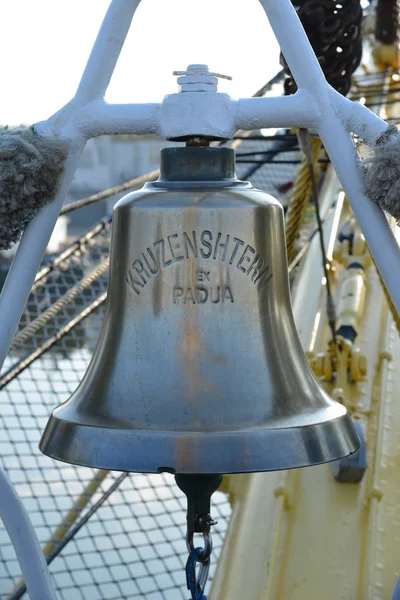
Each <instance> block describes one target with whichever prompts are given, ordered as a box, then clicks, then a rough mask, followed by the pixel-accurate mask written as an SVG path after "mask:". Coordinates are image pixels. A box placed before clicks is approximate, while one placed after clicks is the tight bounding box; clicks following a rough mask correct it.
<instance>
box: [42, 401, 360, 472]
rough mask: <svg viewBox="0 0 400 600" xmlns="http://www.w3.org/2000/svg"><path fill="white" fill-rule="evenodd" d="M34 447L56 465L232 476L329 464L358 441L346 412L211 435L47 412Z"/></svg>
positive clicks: (358, 442) (351, 452)
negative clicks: (94, 422)
mask: <svg viewBox="0 0 400 600" xmlns="http://www.w3.org/2000/svg"><path fill="white" fill-rule="evenodd" d="M39 448H40V450H41V452H42V453H43V454H45V455H47V456H49V457H51V458H53V459H55V460H59V461H61V462H65V463H68V464H74V465H79V466H85V467H91V468H97V469H107V470H110V471H123V472H132V473H163V472H167V473H173V474H176V473H187V474H201V473H209V474H213V473H224V474H235V473H254V472H268V471H279V470H286V469H295V468H302V467H307V466H314V465H319V464H323V463H327V462H332V461H335V460H338V459H340V458H343V457H345V456H348V455H350V454H353V453H354V452H356V451H357V450H359V448H360V440H359V437H358V435H357V433H356V431H355V428H354V426H353V424H352V421H351V418H350V416H349V414H348V413H344V414H342V415H340V416H339V417H337V418H335V419H330V420H328V421H323V422H320V423H317V424H314V425H300V426H295V427H290V428H276V429H267V428H264V429H247V430H239V431H223V432H212V433H211V432H189V433H188V432H180V431H177V432H170V431H167V432H166V431H154V430H151V431H149V430H132V429H117V428H107V427H94V426H89V425H86V424H84V425H83V424H79V423H75V422H69V421H65V420H63V419H60V418H59V417H57V416H56V415H54V414H53V415H52V416H51V417H50V419H49V422H48V424H47V426H46V429H45V431H44V433H43V436H42V439H41V441H40V444H39ZM224 448H225V451H224Z"/></svg>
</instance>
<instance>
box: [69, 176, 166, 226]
mask: <svg viewBox="0 0 400 600" xmlns="http://www.w3.org/2000/svg"><path fill="white" fill-rule="evenodd" d="M159 175H160V170H159V169H156V170H155V171H150V172H149V173H145V174H144V175H141V176H140V177H135V178H134V179H129V180H128V181H125V182H124V183H121V184H120V185H115V186H114V187H111V188H108V189H107V190H103V191H102V192H99V193H98V194H92V195H91V196H88V197H87V198H83V199H82V200H77V201H76V202H71V203H70V204H67V205H66V206H64V207H63V208H62V210H61V213H60V214H61V215H66V214H68V213H70V212H72V211H73V210H77V209H78V208H83V207H84V206H89V205H90V204H94V203H95V202H99V201H100V200H104V199H105V198H110V197H111V196H115V195H116V194H119V193H120V192H125V191H126V190H130V189H132V188H134V187H138V186H139V185H143V184H144V183H147V182H148V181H154V179H157V177H158V176H159Z"/></svg>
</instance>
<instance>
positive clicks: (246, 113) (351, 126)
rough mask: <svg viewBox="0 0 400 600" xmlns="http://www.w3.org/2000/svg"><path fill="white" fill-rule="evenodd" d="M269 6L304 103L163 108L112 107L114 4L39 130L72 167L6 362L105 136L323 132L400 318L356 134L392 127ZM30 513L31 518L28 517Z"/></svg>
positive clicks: (120, 14)
mask: <svg viewBox="0 0 400 600" xmlns="http://www.w3.org/2000/svg"><path fill="white" fill-rule="evenodd" d="M259 1H260V3H261V5H262V6H263V8H264V10H265V12H266V14H267V16H268V18H269V21H270V23H271V26H272V28H273V30H274V33H275V35H276V37H277V40H278V42H279V44H280V46H281V49H282V52H283V54H284V56H285V59H286V62H287V63H288V65H289V68H290V70H291V72H292V74H293V77H294V79H295V81H296V83H297V86H298V88H299V90H298V92H297V93H296V94H295V95H294V96H291V97H279V98H248V99H247V98H246V99H242V100H238V101H235V100H232V99H231V98H230V97H229V96H227V95H226V94H216V93H213V92H185V93H180V94H171V95H169V96H166V98H165V99H164V101H163V102H162V103H161V104H156V103H152V104H151V103H149V104H127V105H115V104H107V103H106V102H105V100H104V95H105V92H106V89H107V86H108V84H109V82H110V79H111V76H112V73H113V71H114V67H115V64H116V62H117V60H118V57H119V54H120V51H121V49H122V46H123V44H124V41H125V37H126V35H127V33H128V31H129V27H130V23H131V20H132V17H133V15H134V13H135V11H136V9H137V7H138V5H139V2H140V0H112V3H111V5H110V8H109V10H108V12H107V14H106V16H105V18H104V21H103V24H102V26H101V28H100V31H99V33H98V36H97V39H96V42H95V44H94V46H93V49H92V52H91V54H90V57H89V60H88V63H87V65H86V68H85V70H84V73H83V75H82V78H81V81H80V84H79V86H78V90H77V92H76V94H75V96H74V98H73V99H72V100H71V101H70V102H69V103H68V104H67V105H66V106H64V107H63V108H62V109H61V110H60V111H58V112H57V113H56V114H55V115H53V116H52V117H50V118H49V119H48V120H47V121H44V122H42V123H38V124H37V125H36V130H37V131H38V133H40V134H41V135H43V136H51V137H58V138H62V139H64V140H65V141H66V143H67V144H68V148H69V150H68V159H67V166H66V170H65V173H64V176H63V179H62V182H61V185H60V188H59V191H58V193H57V196H56V198H55V199H54V201H53V202H52V203H51V204H49V205H47V206H46V207H45V208H43V209H42V210H41V211H40V213H39V214H38V215H37V217H36V218H35V219H34V220H33V221H32V222H31V223H30V225H29V226H28V227H27V229H26V231H25V233H24V235H23V237H22V240H21V243H20V245H19V248H18V251H17V253H16V256H15V258H14V261H13V264H12V266H11V269H10V272H9V275H8V277H7V280H6V282H5V285H4V287H3V291H2V294H1V296H0V314H1V323H2V327H1V330H0V365H2V364H3V362H4V359H5V357H6V355H7V352H8V348H9V345H10V343H11V340H12V337H13V335H14V333H15V330H16V328H17V325H18V322H19V319H20V317H21V314H22V312H23V309H24V307H25V304H26V302H27V299H28V296H29V293H30V289H31V286H32V283H33V281H34V278H35V275H36V272H37V270H38V268H39V265H40V262H41V260H42V257H43V254H44V252H45V249H46V246H47V244H48V242H49V239H50V236H51V233H52V231H53V228H54V225H55V223H56V220H57V218H58V216H59V213H60V210H61V207H62V204H63V202H64V199H65V196H66V193H67V191H68V187H69V185H70V183H71V180H72V177H73V175H74V172H75V169H76V167H77V165H78V162H79V158H80V155H81V153H82V150H83V148H84V146H85V144H86V142H87V140H88V139H89V138H91V137H95V136H98V135H103V134H118V133H119V134H122V133H123V134H127V133H136V134H150V133H156V134H159V135H161V136H163V137H178V136H179V135H185V134H186V135H187V134H190V133H197V134H200V133H203V134H207V133H208V134H209V135H219V137H233V135H234V133H235V132H236V131H237V130H238V129H246V130H252V129H256V128H268V127H292V126H299V127H306V128H309V129H312V130H315V131H317V132H318V134H319V135H320V137H321V139H322V141H323V144H324V146H325V148H326V150H327V152H328V154H329V157H330V159H331V161H332V163H333V166H334V168H335V170H336V172H337V174H338V177H339V179H340V182H341V184H342V186H343V189H344V191H345V192H346V194H347V197H348V198H349V201H350V203H351V206H352V209H353V211H354V214H355V216H356V218H357V219H358V221H359V223H360V226H361V229H362V231H363V233H364V235H365V238H366V240H367V243H368V245H369V248H370V250H371V252H372V254H373V257H374V259H375V262H376V264H377V266H378V268H379V270H380V272H381V275H382V277H383V279H384V281H385V283H386V286H387V288H388V290H389V293H390V295H391V297H392V300H393V303H394V304H395V306H396V309H397V311H398V312H399V313H400V277H399V267H400V249H399V246H398V244H397V241H396V239H395V237H394V235H393V233H392V231H391V229H390V227H389V225H388V222H387V220H386V218H385V216H384V214H383V213H382V211H381V210H380V209H379V208H378V207H377V206H376V205H375V204H374V203H373V202H372V201H371V200H369V199H368V198H367V197H366V196H365V194H364V193H363V173H362V169H361V167H360V165H359V163H358V159H357V154H356V150H355V148H354V144H353V142H352V140H351V137H350V132H353V133H355V134H358V135H359V136H361V137H362V138H363V139H364V140H365V141H366V142H367V143H370V144H374V143H375V141H376V140H377V138H378V137H379V136H380V135H381V134H382V133H383V132H384V131H385V130H386V128H387V123H385V121H383V120H382V119H380V118H379V117H377V116H376V115H374V114H373V113H372V112H370V111H369V110H368V109H367V108H365V107H364V106H362V105H361V104H359V103H357V102H351V101H350V100H347V99H346V98H344V97H343V96H341V95H340V94H338V93H337V92H336V91H335V90H333V89H332V88H331V87H330V86H329V85H328V84H327V82H326V80H325V77H324V75H323V73H322V70H321V68H320V66H319V64H318V61H317V59H316V57H315V55H314V52H313V50H312V48H311V46H310V44H309V42H308V39H307V37H306V35H305V32H304V30H303V27H302V25H301V23H300V21H299V19H298V17H297V15H296V13H295V10H294V9H293V7H292V5H291V3H290V0H259ZM8 485H9V484H8V482H7V479H6V476H5V474H4V472H3V471H1V470H0V487H1V486H3V488H4V489H6V488H7V486H8ZM7 489H9V488H7ZM0 503H1V507H0V508H1V510H0V515H1V517H2V518H3V520H4V522H5V525H6V527H7V529H9V531H12V530H13V528H14V527H15V514H16V512H17V513H18V514H19V515H20V526H21V531H20V535H21V536H22V538H23V539H24V540H25V542H26V543H22V544H15V548H16V551H17V555H18V559H19V562H20V565H21V568H22V572H23V576H24V578H25V580H26V583H27V586H28V591H29V593H30V596H31V598H32V600H36V599H39V600H40V599H41V600H43V599H44V598H46V599H49V600H50V599H51V598H53V597H54V590H53V589H52V588H51V584H50V583H49V578H48V576H47V575H45V576H43V573H44V572H45V571H46V569H45V567H44V562H43V557H42V556H41V551H40V548H39V546H38V544H37V540H36V543H35V536H34V532H33V530H32V528H31V527H30V525H29V520H28V521H27V515H26V514H25V513H24V509H23V505H22V503H21V501H20V500H19V499H18V498H17V496H16V495H14V494H11V493H9V494H8V495H4V496H1V498H0ZM18 511H19V512H18ZM24 514H25V517H26V518H25V517H24V518H22V515H24ZM21 532H22V533H21ZM29 565H30V566H29ZM32 569H36V570H37V573H38V576H37V578H36V583H37V585H38V586H39V588H40V590H39V592H37V590H36V592H35V590H34V589H33V587H34V583H33V581H34V580H35V578H32ZM43 569H44V570H43ZM40 573H41V574H42V575H40Z"/></svg>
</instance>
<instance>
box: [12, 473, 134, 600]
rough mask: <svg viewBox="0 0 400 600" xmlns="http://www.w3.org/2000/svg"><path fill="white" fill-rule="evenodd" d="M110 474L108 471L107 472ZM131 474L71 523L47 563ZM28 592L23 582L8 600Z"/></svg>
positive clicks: (116, 481) (17, 598)
mask: <svg viewBox="0 0 400 600" xmlns="http://www.w3.org/2000/svg"><path fill="white" fill-rule="evenodd" d="M106 473H108V471H107V472H106ZM128 475H129V473H122V475H120V476H119V477H118V479H116V480H115V481H114V483H113V484H112V485H111V486H110V487H109V488H108V490H106V491H105V492H103V494H102V495H101V497H100V498H99V499H98V500H97V502H95V504H93V506H92V507H91V508H90V509H89V510H88V511H87V513H86V514H85V515H84V516H83V517H82V518H81V519H80V520H79V521H78V522H75V524H74V522H73V523H71V528H70V529H69V530H68V531H67V532H66V534H65V535H64V537H63V538H62V539H61V540H60V541H59V542H58V544H57V545H56V546H55V548H54V549H53V550H52V551H51V552H50V553H49V554H48V555H47V556H46V562H47V564H48V565H49V564H50V563H52V562H53V560H54V559H55V558H56V557H57V556H58V555H59V554H60V552H61V550H62V549H63V548H65V546H66V545H67V544H68V542H70V541H71V540H72V539H73V538H74V537H75V535H76V534H77V533H78V532H79V531H80V530H81V529H82V527H83V526H84V525H86V523H87V522H88V521H89V519H90V517H91V516H92V515H94V513H95V512H96V511H97V510H98V509H99V508H100V507H101V506H102V505H103V504H104V503H105V501H106V500H108V498H109V497H110V496H111V494H112V493H113V492H114V491H115V490H116V489H117V488H118V487H119V486H120V485H121V483H122V482H123V481H124V480H125V479H126V478H127V477H128ZM25 592H26V585H25V583H23V582H22V581H21V585H20V586H19V587H18V588H16V589H15V590H14V592H12V595H10V596H9V597H8V599H7V600H19V598H22V596H23V595H24V594H25Z"/></svg>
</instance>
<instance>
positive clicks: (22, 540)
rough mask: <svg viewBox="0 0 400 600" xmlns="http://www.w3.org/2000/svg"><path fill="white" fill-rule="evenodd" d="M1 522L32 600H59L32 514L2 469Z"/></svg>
mask: <svg viewBox="0 0 400 600" xmlns="http://www.w3.org/2000/svg"><path fill="white" fill-rule="evenodd" d="M0 518H1V520H2V521H3V523H4V526H5V528H6V530H7V533H8V535H9V536H10V540H11V543H12V545H13V546H14V550H15V553H16V555H17V559H18V562H19V566H20V567H21V572H22V576H23V578H24V581H25V584H26V589H27V590H28V593H29V598H30V600H56V591H55V589H54V586H53V582H52V579H51V577H50V573H49V570H48V567H47V564H46V561H45V558H44V555H43V553H42V550H41V548H40V545H39V541H38V539H37V537H36V534H35V531H34V529H33V527H32V523H31V521H30V519H29V516H28V513H27V512H26V510H25V507H24V505H23V503H22V501H21V499H20V498H19V497H18V495H17V493H16V491H15V490H14V488H13V486H12V484H11V482H10V480H9V479H8V477H7V475H6V474H5V472H4V471H3V469H1V468H0ZM3 591H4V590H3Z"/></svg>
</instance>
